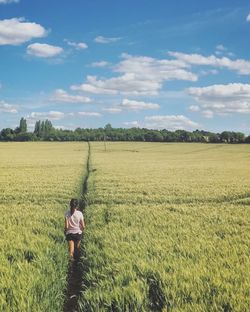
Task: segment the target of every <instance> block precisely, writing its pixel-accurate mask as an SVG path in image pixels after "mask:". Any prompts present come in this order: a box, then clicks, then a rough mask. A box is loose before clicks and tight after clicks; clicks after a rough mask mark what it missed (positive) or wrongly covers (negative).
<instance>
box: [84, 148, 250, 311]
mask: <svg viewBox="0 0 250 312" xmlns="http://www.w3.org/2000/svg"><path fill="white" fill-rule="evenodd" d="M91 145H92V151H91V160H92V169H93V170H92V173H91V175H90V182H89V193H88V196H89V203H90V205H89V207H88V209H87V211H86V218H87V224H88V229H87V231H86V241H85V248H86V253H87V258H86V259H84V261H83V262H84V265H85V275H84V283H85V287H86V290H85V292H84V293H83V296H82V298H81V300H80V306H81V308H82V311H239V312H240V311H241V312H242V311H250V270H249V268H250V257H249V256H250V250H249V243H250V231H249V230H250V229H249V221H250V212H249V205H250V187H249V180H250V146H247V145H206V144H180V143H179V144H157V143H108V144H107V151H105V147H104V145H103V143H92V144H91Z"/></svg>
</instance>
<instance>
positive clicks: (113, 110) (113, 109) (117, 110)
mask: <svg viewBox="0 0 250 312" xmlns="http://www.w3.org/2000/svg"><path fill="white" fill-rule="evenodd" d="M102 110H103V111H104V112H107V113H110V114H118V113H121V112H122V109H121V108H120V107H105V108H103V109H102Z"/></svg>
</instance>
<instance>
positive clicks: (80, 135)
mask: <svg viewBox="0 0 250 312" xmlns="http://www.w3.org/2000/svg"><path fill="white" fill-rule="evenodd" d="M26 132H27V124H26V120H25V119H24V118H22V119H21V120H20V126H19V127H17V128H16V129H15V130H12V129H10V128H7V129H3V130H2V131H1V133H0V140H2V141H37V140H42V141H142V142H144V141H146V142H203V143H249V137H248V138H245V135H244V134H243V133H241V132H229V131H224V132H222V133H221V134H219V133H212V132H208V131H203V130H195V131H193V132H189V131H186V130H176V131H172V132H171V131H168V130H166V129H163V130H152V129H151V130H150V129H145V128H143V129H140V128H130V129H123V128H112V126H111V124H107V125H105V126H104V128H98V129H81V128H76V129H75V130H74V131H72V130H63V129H55V128H54V127H53V125H52V123H51V121H49V120H45V121H40V120H38V121H37V122H36V124H35V128H34V132H33V133H26Z"/></svg>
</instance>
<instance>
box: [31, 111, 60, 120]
mask: <svg viewBox="0 0 250 312" xmlns="http://www.w3.org/2000/svg"><path fill="white" fill-rule="evenodd" d="M65 116H66V115H65V113H62V112H58V111H49V112H32V113H31V114H30V115H29V116H28V117H27V120H29V121H32V120H45V119H49V120H60V119H63V118H64V117H65Z"/></svg>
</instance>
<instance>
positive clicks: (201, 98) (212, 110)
mask: <svg viewBox="0 0 250 312" xmlns="http://www.w3.org/2000/svg"><path fill="white" fill-rule="evenodd" d="M187 92H188V94H189V95H191V96H193V98H194V99H195V101H196V102H197V105H198V107H199V110H200V111H201V112H202V114H203V115H204V116H205V117H208V118H211V117H213V115H214V114H220V115H223V114H229V113H242V114H247V113H250V84H242V83H230V84H225V85H222V84H221V85H212V86H208V87H203V88H189V89H187ZM192 107H194V106H191V107H190V110H192V111H194V109H192ZM195 107H196V106H195ZM197 111H198V109H197Z"/></svg>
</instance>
